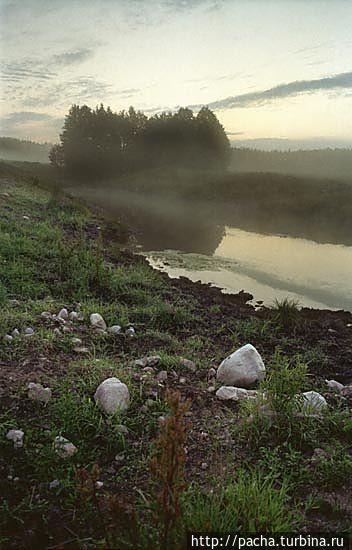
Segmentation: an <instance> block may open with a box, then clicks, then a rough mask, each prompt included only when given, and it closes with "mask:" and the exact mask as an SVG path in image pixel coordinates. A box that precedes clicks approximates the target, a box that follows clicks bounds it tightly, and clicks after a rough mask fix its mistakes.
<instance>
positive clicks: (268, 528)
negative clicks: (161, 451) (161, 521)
mask: <svg viewBox="0 0 352 550" xmlns="http://www.w3.org/2000/svg"><path fill="white" fill-rule="evenodd" d="M289 489H290V485H289V482H288V479H287V478H284V479H283V481H282V482H281V484H278V483H277V479H276V475H273V474H271V473H264V471H262V470H259V469H256V470H252V471H250V472H249V473H246V472H244V471H243V470H240V471H239V472H238V474H237V476H236V480H235V481H232V482H230V483H227V484H223V483H221V485H220V487H219V486H217V487H216V488H215V489H214V490H213V491H212V492H211V493H210V494H209V493H208V494H206V493H204V492H203V491H201V490H200V489H197V488H195V487H191V489H190V490H189V491H188V492H187V493H186V494H185V496H184V499H183V507H184V517H183V521H184V525H185V526H186V528H187V529H188V530H190V531H198V532H202V531H203V532H204V531H208V532H209V531H213V532H229V531H242V532H246V533H258V532H259V533H270V532H271V533H275V532H280V531H281V532H285V531H292V530H293V529H294V528H295V527H297V526H298V523H299V517H298V514H297V513H296V512H294V511H289V510H288V501H289V497H288V491H289Z"/></svg>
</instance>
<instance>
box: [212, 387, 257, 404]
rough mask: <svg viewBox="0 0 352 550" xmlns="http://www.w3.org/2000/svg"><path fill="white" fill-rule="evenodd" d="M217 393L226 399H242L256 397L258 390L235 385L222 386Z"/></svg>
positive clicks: (219, 396)
mask: <svg viewBox="0 0 352 550" xmlns="http://www.w3.org/2000/svg"><path fill="white" fill-rule="evenodd" d="M215 395H216V397H218V398H219V399H222V400H224V401H228V400H231V401H242V400H243V399H255V398H256V397H257V395H258V392H256V391H255V390H245V389H244V388H235V387H234V386H221V388H219V389H218V391H217V392H216V394H215Z"/></svg>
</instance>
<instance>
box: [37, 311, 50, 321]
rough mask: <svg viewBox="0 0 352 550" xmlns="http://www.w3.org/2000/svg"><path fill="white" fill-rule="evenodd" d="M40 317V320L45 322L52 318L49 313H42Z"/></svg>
mask: <svg viewBox="0 0 352 550" xmlns="http://www.w3.org/2000/svg"><path fill="white" fill-rule="evenodd" d="M40 316H41V318H42V319H46V320H47V321H49V319H51V318H52V315H51V313H50V311H42V312H41V314H40Z"/></svg>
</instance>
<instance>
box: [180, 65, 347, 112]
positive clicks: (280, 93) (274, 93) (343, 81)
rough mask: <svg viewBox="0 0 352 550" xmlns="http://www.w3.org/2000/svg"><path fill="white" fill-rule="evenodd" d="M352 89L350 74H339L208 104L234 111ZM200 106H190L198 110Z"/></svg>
mask: <svg viewBox="0 0 352 550" xmlns="http://www.w3.org/2000/svg"><path fill="white" fill-rule="evenodd" d="M346 88H352V72H348V73H340V74H337V75H334V76H327V77H324V78H317V79H314V80H295V81H293V82H288V83H287V84H279V85H278V86H274V87H273V88H270V89H268V90H262V91H259V92H250V93H246V94H240V95H237V96H230V97H226V98H224V99H219V100H217V101H212V102H210V103H208V104H207V105H208V107H210V108H211V109H235V108H243V107H252V106H260V105H263V104H265V103H269V102H271V101H274V100H277V99H283V98H286V97H292V96H295V95H299V94H303V93H312V92H317V91H324V90H338V89H346ZM201 106H202V105H201V104H200V105H191V106H190V107H191V108H193V109H198V108H200V107H201Z"/></svg>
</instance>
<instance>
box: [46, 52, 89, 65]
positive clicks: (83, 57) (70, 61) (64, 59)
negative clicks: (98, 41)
mask: <svg viewBox="0 0 352 550" xmlns="http://www.w3.org/2000/svg"><path fill="white" fill-rule="evenodd" d="M93 55H94V51H93V50H91V49H88V48H81V49H79V50H75V51H70V52H64V53H61V54H57V55H53V57H52V62H53V63H54V64H55V65H63V66H65V65H76V64H78V63H83V62H84V61H87V59H90V58H91V57H92V56H93Z"/></svg>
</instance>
